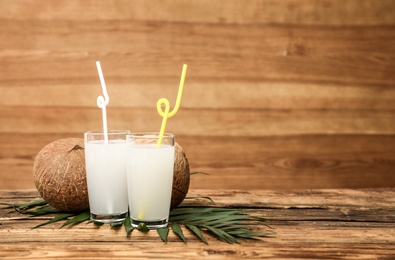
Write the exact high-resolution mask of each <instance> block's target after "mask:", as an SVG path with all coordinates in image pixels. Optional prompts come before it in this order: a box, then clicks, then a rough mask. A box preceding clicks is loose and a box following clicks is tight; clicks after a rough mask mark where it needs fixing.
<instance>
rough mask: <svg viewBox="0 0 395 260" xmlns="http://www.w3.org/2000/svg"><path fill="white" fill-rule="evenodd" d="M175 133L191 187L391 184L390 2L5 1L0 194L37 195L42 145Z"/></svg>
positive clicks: (394, 10)
mask: <svg viewBox="0 0 395 260" xmlns="http://www.w3.org/2000/svg"><path fill="white" fill-rule="evenodd" d="M96 60H100V61H101V64H102V68H103V71H104V76H105V79H106V83H107V87H108V92H109V95H110V99H111V100H110V104H109V105H108V120H109V128H112V129H130V130H133V131H146V130H159V127H160V123H161V118H160V117H159V116H158V115H157V113H156V101H157V100H158V99H159V98H161V97H167V98H169V100H170V102H171V104H174V101H175V97H176V94H177V88H178V83H179V77H180V73H181V68H182V64H183V63H186V64H188V73H187V79H186V84H185V90H184V96H183V99H182V103H181V109H180V111H179V112H178V113H177V115H176V116H175V117H174V118H171V119H169V122H168V127H167V130H168V131H170V132H174V133H175V134H176V135H177V142H178V143H180V145H181V146H183V148H184V150H185V152H186V153H187V156H188V158H189V160H190V164H191V169H192V171H204V172H208V173H210V175H209V176H205V175H195V176H193V177H192V183H191V188H209V189H266V188H270V189H290V188H346V187H348V188H355V187H385V186H392V187H394V186H395V1H392V0H346V1H344V0H322V1H315V0H281V1H278V0H246V1H240V0H227V1H222V0H214V1H213V0H188V1H185V0H149V1H143V0H118V1H93V0H73V1H66V0H56V1H55V0H53V1H50V0H35V1H30V0H0V93H1V95H0V188H1V189H19V188H34V184H33V181H32V165H33V160H34V157H35V155H36V154H37V153H38V152H39V150H40V149H41V148H42V147H44V146H45V145H46V144H48V143H49V142H51V141H53V140H56V139H60V138H66V137H82V136H83V132H84V131H86V130H91V129H99V128H101V111H100V109H99V108H97V107H96V98H97V96H98V95H101V88H100V83H99V78H98V76H97V71H96V67H95V61H96Z"/></svg>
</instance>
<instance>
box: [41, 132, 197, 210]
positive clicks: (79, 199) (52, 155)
mask: <svg viewBox="0 0 395 260" xmlns="http://www.w3.org/2000/svg"><path fill="white" fill-rule="evenodd" d="M83 147H84V139H82V138H66V139H60V140H56V141H54V142H52V143H50V144H48V145H46V146H45V147H44V148H43V149H42V150H41V151H40V152H39V153H38V154H37V156H36V158H35V160H34V164H33V179H34V183H35V185H36V187H37V190H38V192H39V193H40V195H41V197H42V198H43V199H44V200H45V201H46V202H47V203H48V204H50V205H51V206H53V207H55V208H57V209H58V210H61V211H71V212H73V211H81V210H85V209H87V208H89V200H88V188H87V183H86V170H85V154H84V148H83ZM174 150H175V154H174V156H175V159H174V176H173V189H172V197H171V208H175V207H177V206H178V205H179V204H180V203H181V202H182V201H183V200H184V199H185V196H186V194H187V193H188V189H189V182H190V170H189V163H188V159H187V157H186V155H185V152H184V151H183V149H182V148H181V146H180V145H179V144H178V143H175V147H174Z"/></svg>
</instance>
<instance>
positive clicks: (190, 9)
mask: <svg viewBox="0 0 395 260" xmlns="http://www.w3.org/2000/svg"><path fill="white" fill-rule="evenodd" d="M66 3H67V4H66ZM0 7H1V8H0V18H2V19H18V20H31V19H37V20H39V19H40V20H55V19H67V20H79V21H89V20H101V19H103V20H116V19H122V20H126V19H134V20H151V21H162V20H167V21H172V22H180V21H181V22H188V23H190V22H206V23H229V24H234V23H237V24H248V23H264V24H290V23H301V24H316V25H317V24H318V25H320V24H331V25H361V24H362V25H364V24H370V25H377V24H384V25H385V24H391V23H394V21H395V18H394V16H393V12H392V11H393V10H394V7H395V5H394V3H393V1H391V0H380V1H374V0H349V1H347V2H344V1H341V0H335V1H327V0H326V1H319V2H317V1H314V0H285V1H281V2H279V1H275V0H260V1H251V0H250V1H245V2H243V4H240V2H239V1H237V0H231V1H226V2H217V3H213V2H212V1H210V0H191V1H188V2H185V1H182V0H152V1H149V2H146V1H141V0H132V1H127V0H121V1H116V2H113V1H109V2H100V3H99V2H95V4H94V5H92V4H91V3H90V2H85V1H75V2H73V3H69V2H68V1H56V2H48V1H43V0H38V1H36V3H35V4H34V5H33V4H32V3H31V2H30V1H28V0H18V1H13V0H3V1H2V2H1V4H0ZM131 7H133V8H131ZM70 14H75V15H70ZM333 14H336V15H333Z"/></svg>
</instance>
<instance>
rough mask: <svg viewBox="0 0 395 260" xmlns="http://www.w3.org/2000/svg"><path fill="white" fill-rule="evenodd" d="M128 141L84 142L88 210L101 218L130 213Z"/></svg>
mask: <svg viewBox="0 0 395 260" xmlns="http://www.w3.org/2000/svg"><path fill="white" fill-rule="evenodd" d="M126 156H127V144H126V141H125V140H109V143H107V144H105V143H104V141H102V140H100V141H90V142H87V143H85V160H86V175H87V176H86V177H87V184H88V196H89V207H90V210H91V212H93V213H95V214H100V215H107V214H109V215H110V214H119V213H125V212H127V211H128V195H127V185H126Z"/></svg>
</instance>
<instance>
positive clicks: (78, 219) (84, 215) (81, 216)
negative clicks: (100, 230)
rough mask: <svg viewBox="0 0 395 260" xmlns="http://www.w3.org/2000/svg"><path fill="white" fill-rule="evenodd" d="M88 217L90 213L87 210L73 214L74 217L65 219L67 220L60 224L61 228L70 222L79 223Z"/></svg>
mask: <svg viewBox="0 0 395 260" xmlns="http://www.w3.org/2000/svg"><path fill="white" fill-rule="evenodd" d="M74 216H75V215H74ZM90 217H91V213H90V212H89V211H84V212H82V213H81V214H79V215H77V216H75V217H74V218H72V219H69V220H67V221H66V222H65V223H64V224H63V225H62V226H61V228H62V227H65V226H68V225H70V224H79V223H81V222H84V221H86V220H88V219H90Z"/></svg>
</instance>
